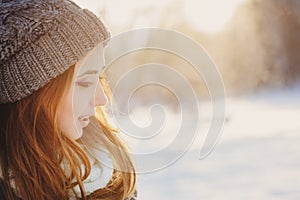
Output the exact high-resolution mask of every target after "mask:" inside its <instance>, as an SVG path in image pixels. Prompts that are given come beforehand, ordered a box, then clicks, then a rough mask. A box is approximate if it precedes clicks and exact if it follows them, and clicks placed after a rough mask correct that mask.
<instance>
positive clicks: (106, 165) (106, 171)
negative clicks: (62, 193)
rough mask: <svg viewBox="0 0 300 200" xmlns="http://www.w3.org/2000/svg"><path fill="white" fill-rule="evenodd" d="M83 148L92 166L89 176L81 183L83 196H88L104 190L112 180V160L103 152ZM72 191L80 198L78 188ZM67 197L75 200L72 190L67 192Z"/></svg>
mask: <svg viewBox="0 0 300 200" xmlns="http://www.w3.org/2000/svg"><path fill="white" fill-rule="evenodd" d="M83 148H84V150H85V151H86V153H87V155H88V156H89V159H90V163H91V166H92V168H91V173H90V175H89V176H88V177H87V179H85V180H84V181H83V187H84V189H85V194H86V195H89V194H91V193H93V192H94V191H95V190H98V189H100V188H104V187H105V186H106V185H107V183H108V182H109V181H110V179H111V178H112V175H113V168H112V167H111V166H112V160H111V158H110V157H109V154H108V153H107V152H105V151H100V150H97V149H93V148H88V149H87V148H85V147H83ZM74 191H75V192H76V194H77V196H79V197H81V193H80V189H79V186H76V187H74ZM69 196H70V199H76V198H75V194H74V192H73V191H72V190H69Z"/></svg>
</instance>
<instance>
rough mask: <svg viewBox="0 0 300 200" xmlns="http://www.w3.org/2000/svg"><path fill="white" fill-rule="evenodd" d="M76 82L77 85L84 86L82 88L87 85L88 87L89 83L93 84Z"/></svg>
mask: <svg viewBox="0 0 300 200" xmlns="http://www.w3.org/2000/svg"><path fill="white" fill-rule="evenodd" d="M76 84H77V85H79V86H80V87H84V88H87V87H90V86H91V85H93V83H92V82H77V83H76Z"/></svg>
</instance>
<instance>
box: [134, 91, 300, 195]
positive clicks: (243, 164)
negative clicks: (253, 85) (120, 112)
mask: <svg viewBox="0 0 300 200" xmlns="http://www.w3.org/2000/svg"><path fill="white" fill-rule="evenodd" d="M299 100H300V87H298V88H296V89H289V90H285V91H272V92H265V93H263V92H261V93H259V94H255V95H252V96H248V97H242V98H228V99H227V114H226V116H227V119H228V120H227V122H226V123H225V126H224V129H223V133H222V137H221V139H220V141H219V143H218V144H217V146H216V148H215V149H214V151H213V152H212V153H211V154H210V155H209V156H208V157H207V158H205V159H204V160H199V159H198V157H199V152H200V147H201V144H202V143H201V141H202V139H201V138H202V136H199V137H198V139H196V140H195V141H194V143H193V144H192V146H191V148H190V149H189V150H188V151H187V152H186V153H185V154H184V156H183V157H182V158H181V159H179V160H178V161H176V162H175V163H174V164H172V165H171V166H169V167H166V168H164V169H161V170H156V171H155V172H153V173H148V174H140V175H138V192H139V199H142V200H150V199H151V200H152V199H159V200H168V199H170V200H174V199H205V200H210V199H212V200H223V199H230V200H235V199H237V200H240V199H243V200H245V199H251V200H253V199H255V200H260V199H263V200H269V199H270V200H273V199H274V200H277V199H278V200H279V199H287V200H297V199H300V122H299V119H300V117H299V116H300V102H299ZM204 105H205V103H204ZM136 115H138V114H136ZM204 118H205V117H204ZM172 119H173V120H174V121H172ZM208 119H209V117H208ZM169 121H170V120H169ZM204 121H205V120H204ZM208 121H209V120H208ZM169 123H171V124H174V125H175V124H176V123H177V122H176V116H173V117H171V122H169ZM166 127H168V125H166ZM204 129H205V128H204ZM170 137H171V138H172V137H173V136H170ZM164 138H167V137H164ZM162 140H163V139H162V138H161V139H160V140H159V141H160V142H162ZM152 144H153V146H155V145H157V143H156V142H152ZM149 148H150V149H151V147H145V145H137V144H136V145H135V147H134V148H133V149H135V151H139V150H140V151H145V149H147V150H149ZM155 148H157V146H155ZM167 157H168V155H161V158H162V159H165V158H167ZM150 162H155V160H154V161H153V160H150V161H149V163H147V161H146V162H144V163H143V164H144V165H148V164H151V163H150ZM140 165H141V164H140Z"/></svg>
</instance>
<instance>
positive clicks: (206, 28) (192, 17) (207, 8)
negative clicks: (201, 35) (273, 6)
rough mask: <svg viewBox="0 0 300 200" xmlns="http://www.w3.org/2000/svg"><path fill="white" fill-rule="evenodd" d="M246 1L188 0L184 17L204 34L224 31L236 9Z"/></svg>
mask: <svg viewBox="0 0 300 200" xmlns="http://www.w3.org/2000/svg"><path fill="white" fill-rule="evenodd" d="M244 1H245V0H226V1H222V0H198V1H195V0H186V1H184V2H185V5H184V15H185V17H186V20H187V21H188V23H190V24H191V25H192V26H194V28H196V29H198V30H199V31H202V32H209V33H214V32H218V31H220V30H222V29H223V28H224V27H225V26H226V24H227V23H228V22H229V21H230V19H231V17H232V15H233V13H234V11H235V9H236V7H237V6H238V5H239V4H240V3H241V2H244Z"/></svg>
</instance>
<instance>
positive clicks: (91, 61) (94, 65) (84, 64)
mask: <svg viewBox="0 0 300 200" xmlns="http://www.w3.org/2000/svg"><path fill="white" fill-rule="evenodd" d="M103 55H104V52H103V44H99V45H97V46H96V47H95V48H94V49H92V50H91V51H89V52H88V53H87V54H86V55H85V56H84V57H83V58H81V59H80V60H79V61H78V62H77V63H76V65H75V74H76V76H79V75H81V74H83V73H84V72H86V71H87V70H97V71H99V72H100V71H101V69H102V67H103V65H104V56H103Z"/></svg>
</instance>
